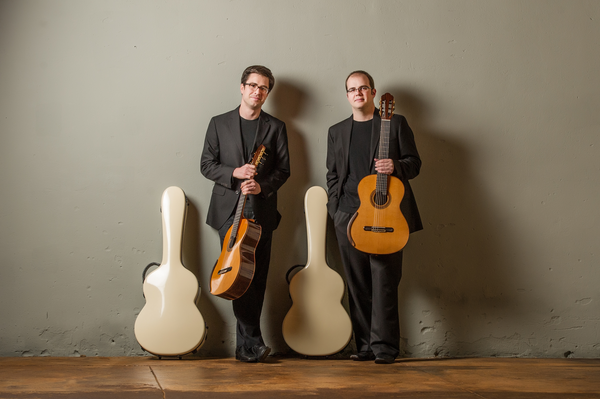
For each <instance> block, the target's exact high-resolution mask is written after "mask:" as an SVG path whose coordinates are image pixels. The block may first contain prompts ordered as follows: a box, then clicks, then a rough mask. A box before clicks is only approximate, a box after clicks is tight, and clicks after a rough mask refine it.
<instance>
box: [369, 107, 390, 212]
mask: <svg viewBox="0 0 600 399" xmlns="http://www.w3.org/2000/svg"><path fill="white" fill-rule="evenodd" d="M389 147H390V120H389V119H382V120H381V130H380V133H379V159H387V158H389ZM387 191H388V176H387V175H386V174H384V173H377V182H376V183H375V198H373V200H374V201H375V204H376V205H383V204H385V202H386V201H387Z"/></svg>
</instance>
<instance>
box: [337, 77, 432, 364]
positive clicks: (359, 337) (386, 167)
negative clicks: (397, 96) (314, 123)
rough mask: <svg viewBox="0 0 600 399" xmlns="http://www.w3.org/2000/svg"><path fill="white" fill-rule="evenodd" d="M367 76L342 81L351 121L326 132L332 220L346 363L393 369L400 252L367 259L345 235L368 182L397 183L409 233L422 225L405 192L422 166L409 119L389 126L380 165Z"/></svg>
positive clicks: (395, 117)
mask: <svg viewBox="0 0 600 399" xmlns="http://www.w3.org/2000/svg"><path fill="white" fill-rule="evenodd" d="M375 94H376V90H375V83H374V81H373V78H372V77H371V75H369V74H368V73H367V72H365V71H354V72H352V73H351V74H350V75H348V77H347V79H346V97H347V99H348V101H349V103H350V106H351V107H352V116H351V117H349V118H348V119H345V120H343V121H341V122H339V123H338V124H336V125H334V126H332V127H331V128H329V133H328V141H327V188H328V196H329V201H328V203H327V207H328V212H329V215H330V216H331V217H332V218H333V221H334V224H335V230H336V236H337V240H338V245H339V248H340V254H341V257H342V263H343V265H344V271H345V274H346V280H347V283H348V297H349V306H350V317H351V319H352V328H353V331H354V339H355V343H356V349H357V353H356V354H354V355H352V356H351V359H353V360H357V361H363V360H375V362H376V363H380V364H389V363H393V362H394V360H395V358H396V357H397V356H398V355H399V353H400V320H399V316H398V285H399V284H400V279H401V277H402V251H399V252H396V253H393V254H389V255H372V254H368V253H364V252H361V251H359V250H357V249H356V248H354V247H353V246H352V245H351V243H350V242H349V240H348V236H347V227H348V222H349V221H350V218H351V217H352V215H353V214H354V213H355V212H356V211H357V210H358V208H359V206H360V198H359V196H358V183H359V182H360V180H361V179H362V178H363V177H365V176H367V175H370V174H374V173H384V174H388V175H392V176H395V177H397V178H399V179H400V180H401V181H402V183H403V184H404V187H405V194H404V198H403V199H402V201H401V203H400V209H401V211H402V214H403V215H404V217H405V218H406V220H407V222H408V226H409V231H410V232H414V231H418V230H421V229H422V228H423V225H422V223H421V218H420V216H419V211H418V209H417V204H416V201H415V198H414V195H413V192H412V189H411V187H410V184H409V182H408V181H409V179H413V178H414V177H416V176H417V175H418V174H419V171H420V169H421V159H420V158H419V153H418V152H417V147H416V144H415V141H414V136H413V133H412V130H411V129H410V127H409V126H408V123H407V121H406V118H404V116H401V115H393V116H392V119H391V121H390V141H389V158H387V159H377V157H378V153H377V150H378V146H379V136H380V128H381V117H380V116H379V112H378V110H377V108H376V107H375V103H374V98H375Z"/></svg>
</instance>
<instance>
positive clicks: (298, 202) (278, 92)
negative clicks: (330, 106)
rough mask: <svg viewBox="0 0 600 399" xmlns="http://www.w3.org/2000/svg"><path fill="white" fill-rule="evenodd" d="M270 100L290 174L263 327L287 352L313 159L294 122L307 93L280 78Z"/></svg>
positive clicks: (281, 201)
mask: <svg viewBox="0 0 600 399" xmlns="http://www.w3.org/2000/svg"><path fill="white" fill-rule="evenodd" d="M268 101H269V105H270V107H271V109H273V112H272V113H273V115H274V116H275V117H277V118H279V119H281V120H282V121H284V122H285V124H286V128H287V135H288V148H289V152H290V170H291V175H290V178H289V179H288V180H287V182H286V183H285V184H284V185H283V186H282V188H281V189H280V190H279V191H278V193H277V195H278V199H277V200H278V208H279V212H280V213H281V215H282V219H281V223H280V225H279V227H278V228H277V230H276V231H275V234H274V236H273V248H272V253H271V265H270V269H269V280H268V282H267V293H266V299H265V305H264V307H263V325H262V329H263V336H264V338H265V341H266V342H267V344H269V345H271V346H272V348H273V351H274V352H276V353H287V352H289V351H290V349H289V347H288V346H287V344H286V343H285V341H284V339H283V335H282V332H281V325H282V323H283V319H284V317H285V315H286V314H287V312H288V310H289V309H290V307H291V305H292V302H291V299H290V296H289V290H288V285H287V282H286V280H285V274H286V272H287V271H288V269H289V268H290V267H292V266H294V264H296V263H297V260H298V259H305V258H306V226H305V221H304V193H305V192H306V190H307V189H308V184H309V183H308V182H309V181H310V176H309V175H308V173H309V169H308V168H307V167H306V165H308V163H309V162H310V160H309V157H308V153H307V149H306V140H305V138H304V133H303V132H301V131H300V130H299V128H298V127H297V125H296V123H295V121H296V120H297V118H298V117H299V116H300V115H301V113H302V111H303V109H304V106H305V104H306V102H307V94H306V93H305V92H304V90H303V89H302V88H301V86H300V85H296V84H294V82H293V81H290V80H286V79H285V78H283V79H282V78H278V80H277V83H276V84H275V89H274V90H273V93H272V97H270V98H269V100H268Z"/></svg>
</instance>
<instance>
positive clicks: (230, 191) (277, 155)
mask: <svg viewBox="0 0 600 399" xmlns="http://www.w3.org/2000/svg"><path fill="white" fill-rule="evenodd" d="M261 144H264V146H265V147H266V157H264V158H263V162H262V164H261V165H259V166H258V168H257V173H258V174H257V175H256V176H255V177H254V179H255V180H256V181H257V182H258V183H259V184H260V187H261V190H262V191H261V193H260V194H258V195H249V196H248V200H249V201H251V204H252V209H253V210H254V214H255V216H256V222H257V223H258V224H260V225H261V227H262V228H263V229H265V230H267V231H273V230H275V229H276V228H277V226H278V224H279V220H280V219H281V215H280V214H279V212H278V211H277V190H278V189H279V188H280V187H281V186H282V185H283V183H285V181H286V180H287V179H288V177H289V176H290V160H289V153H288V141H287V131H286V127H285V123H283V122H282V121H280V120H279V119H277V118H274V117H273V116H271V115H269V114H267V113H266V112H264V111H261V113H260V116H259V120H258V131H257V133H256V138H255V141H254V146H253V148H254V150H256V148H257V147H258V146H259V145H261ZM248 161H249V159H245V155H244V145H243V143H242V132H241V127H240V115H239V107H238V108H236V109H234V110H232V111H229V112H227V113H225V114H222V115H218V116H215V117H213V118H212V119H211V120H210V123H209V125H208V129H207V131H206V137H205V139H204V149H203V150H202V157H201V160H200V171H201V172H202V175H204V176H205V177H206V178H208V179H210V180H212V181H214V182H215V184H214V186H213V190H212V196H211V199H210V206H209V208H208V214H207V216H206V223H207V224H208V225H210V226H211V227H213V228H215V229H217V230H218V229H220V228H221V227H222V226H223V225H224V224H225V222H226V221H227V219H228V218H229V217H230V216H231V214H232V213H233V212H234V210H235V208H236V205H237V201H238V198H239V196H240V193H241V190H240V185H241V183H242V181H241V180H238V179H236V178H234V177H233V170H234V169H235V168H238V167H240V166H242V165H244V164H245V163H247V162H248Z"/></svg>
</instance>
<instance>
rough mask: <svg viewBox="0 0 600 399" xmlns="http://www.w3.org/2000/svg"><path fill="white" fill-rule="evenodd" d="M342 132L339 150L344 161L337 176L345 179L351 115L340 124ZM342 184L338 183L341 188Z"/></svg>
mask: <svg viewBox="0 0 600 399" xmlns="http://www.w3.org/2000/svg"><path fill="white" fill-rule="evenodd" d="M342 132H343V133H342V134H341V135H340V146H341V147H340V150H341V151H342V157H341V159H345V160H346V163H345V164H343V165H341V168H340V171H339V176H340V180H341V181H343V180H345V178H346V176H347V174H348V162H349V160H348V154H349V153H350V135H351V134H352V116H351V117H350V118H348V119H346V120H345V121H344V123H343V125H342ZM341 187H342V185H340V190H341Z"/></svg>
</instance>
